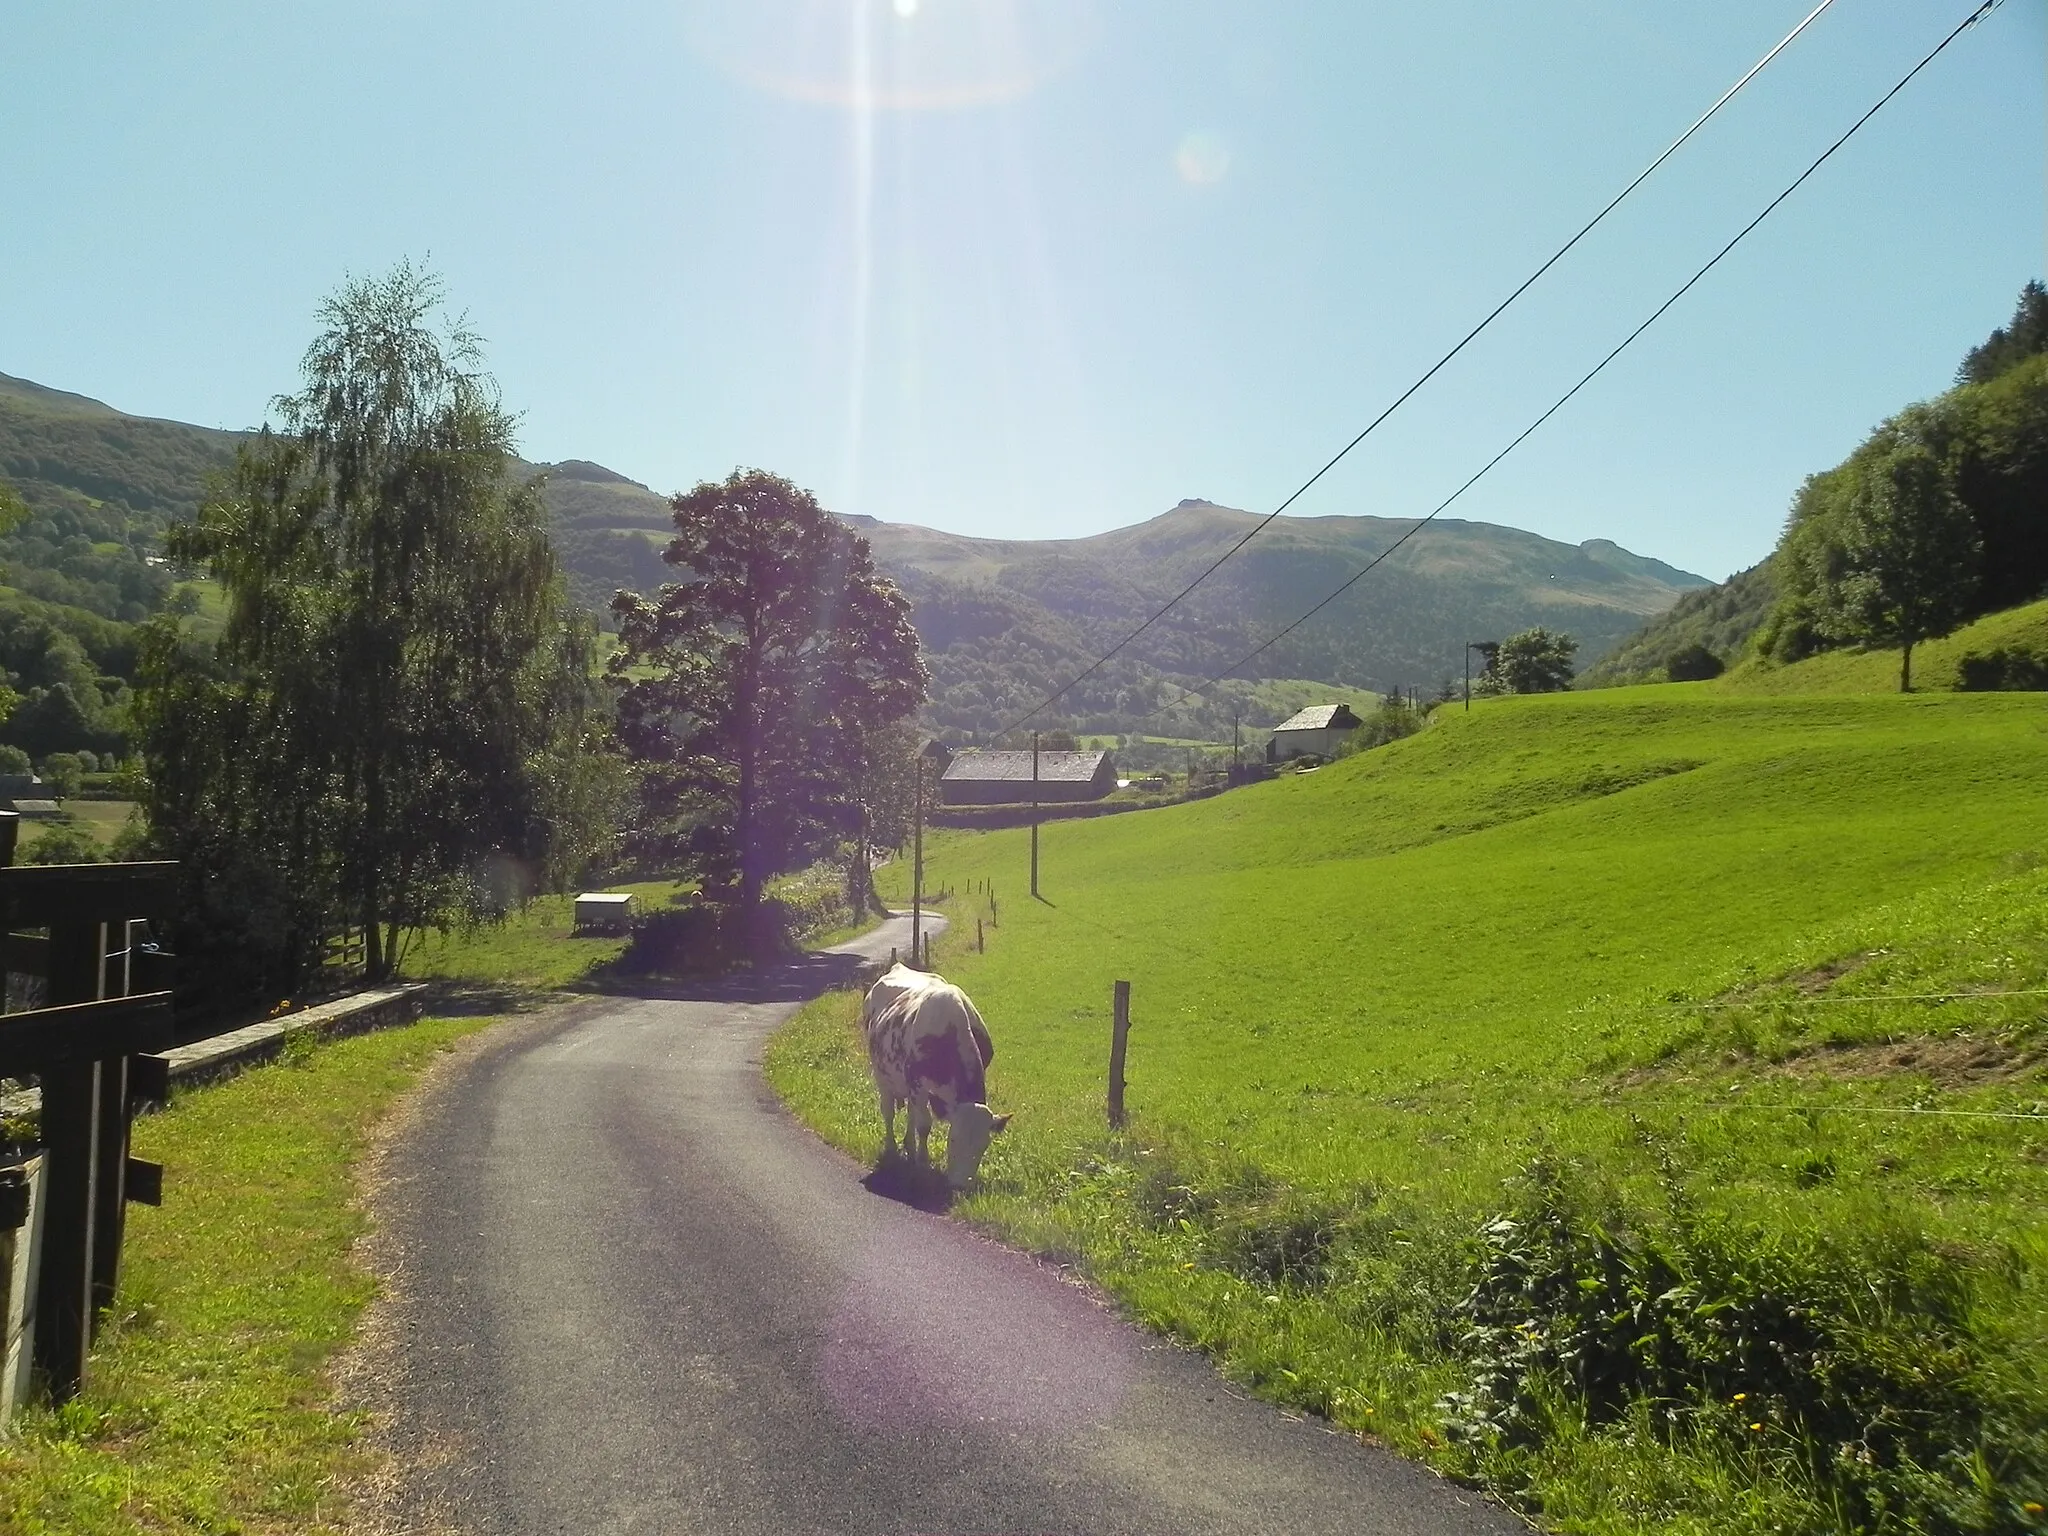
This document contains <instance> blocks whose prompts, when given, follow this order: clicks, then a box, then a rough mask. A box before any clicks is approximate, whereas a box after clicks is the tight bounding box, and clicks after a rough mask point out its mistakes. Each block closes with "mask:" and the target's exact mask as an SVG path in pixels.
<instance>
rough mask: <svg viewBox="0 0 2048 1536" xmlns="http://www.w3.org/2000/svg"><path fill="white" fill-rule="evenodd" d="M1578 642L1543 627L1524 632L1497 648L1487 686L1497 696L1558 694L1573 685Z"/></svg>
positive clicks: (1495, 648)
mask: <svg viewBox="0 0 2048 1536" xmlns="http://www.w3.org/2000/svg"><path fill="white" fill-rule="evenodd" d="M1578 649H1579V642H1578V641H1576V640H1574V639H1573V638H1572V637H1571V636H1570V635H1563V634H1555V635H1554V634H1552V633H1551V632H1550V631H1549V630H1547V629H1543V628H1541V627H1540V626H1539V627H1538V628H1536V629H1525V630H1523V631H1522V632H1521V633H1520V634H1518V635H1509V636H1508V637H1507V639H1505V640H1503V641H1501V642H1500V644H1499V645H1497V646H1495V647H1494V651H1493V656H1492V658H1491V659H1490V660H1489V661H1488V663H1487V666H1486V679H1485V681H1486V685H1487V687H1488V689H1489V691H1491V692H1495V693H1559V692H1562V691H1563V690H1564V689H1566V688H1569V687H1571V685H1572V658H1573V657H1574V656H1575V655H1577V654H1578Z"/></svg>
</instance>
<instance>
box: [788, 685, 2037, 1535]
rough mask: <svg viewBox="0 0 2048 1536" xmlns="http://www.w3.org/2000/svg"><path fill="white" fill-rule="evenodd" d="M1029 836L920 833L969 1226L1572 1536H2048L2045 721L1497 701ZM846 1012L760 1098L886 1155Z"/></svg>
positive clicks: (1661, 693)
mask: <svg viewBox="0 0 2048 1536" xmlns="http://www.w3.org/2000/svg"><path fill="white" fill-rule="evenodd" d="M1785 670H1786V671H1791V670H1793V669H1785ZM1041 838H1042V843H1041V849H1042V855H1041V856H1042V869H1043V874H1042V880H1041V885H1042V892H1043V896H1044V898H1045V899H1044V900H1043V901H1034V900H1032V899H1031V898H1030V897H1029V895H1028V893H1027V869H1028V862H1027V861H1028V852H1027V847H1028V844H1027V835H1026V834H1025V833H1023V832H996V833H988V834H941V835H938V836H934V837H932V838H930V839H929V840H928V842H927V851H926V868H927V876H926V878H927V881H928V883H929V885H930V886H931V887H932V888H934V889H937V888H950V889H951V890H953V891H954V892H956V893H960V894H958V895H957V896H956V897H955V898H954V901H953V904H952V917H953V919H954V927H953V928H952V930H951V931H950V933H949V934H948V935H947V936H946V937H945V938H944V939H942V940H941V941H940V943H939V946H938V960H939V966H940V969H942V970H943V971H944V972H945V973H946V974H947V975H949V976H950V977H952V978H954V979H956V980H958V981H959V982H960V983H961V984H962V985H964V986H965V987H966V988H967V989H968V990H969V992H970V993H971V994H972V995H973V996H974V998H975V999H976V1001H977V1003H978V1005H979V1006H980V1008H981V1010H982V1012H983V1014H984V1015H985V1016H986V1018H987V1019H988V1021H989V1025H990V1029H991V1031H992V1033H993V1036H994V1039H995V1042H996V1048H997V1055H996V1061H995V1065H994V1067H993V1069H992V1075H991V1098H992V1100H993V1102H994V1103H995V1104H996V1107H997V1108H998V1109H1002V1110H1014V1111H1016V1120H1015V1122H1014V1124H1013V1125H1012V1126H1011V1128H1010V1130H1009V1131H1008V1132H1007V1133H1006V1135H1005V1136H1003V1137H1002V1138H1000V1139H999V1141H998V1143H997V1144H996V1147H995V1149H994V1150H993V1151H992V1152H991V1154H990V1157H989V1159H988V1162H987V1163H986V1165H985V1168H984V1172H985V1176H986V1177H985V1186H984V1188H983V1189H982V1190H981V1192H980V1193H978V1194H976V1195H975V1196H973V1197H972V1198H971V1199H969V1200H968V1201H966V1202H965V1203H964V1206H963V1212H964V1214H966V1215H967V1216H968V1217H969V1218H971V1219H973V1220H976V1221H979V1222H982V1223H985V1224H987V1225H989V1226H991V1227H992V1228H994V1229H995V1230H997V1231H999V1232H1001V1233H1003V1234H1004V1235H1006V1236H1008V1237H1010V1238H1011V1239H1012V1240H1016V1241H1019V1242H1022V1243H1024V1244H1026V1245H1027V1246H1030V1247H1032V1248H1034V1249H1037V1250H1039V1251H1042V1252H1045V1253H1048V1254H1052V1255H1057V1256H1060V1257H1062V1258H1065V1259H1068V1260H1070V1261H1072V1262H1076V1263H1079V1264H1081V1265H1083V1266H1084V1267H1085V1268H1086V1269H1087V1270H1088V1271H1089V1272H1090V1273H1091V1274H1093V1275H1094V1276H1095V1277H1096V1278H1097V1279H1098V1280H1099V1281H1100V1282H1101V1283H1103V1284H1104V1285H1106V1286H1107V1287H1108V1288H1109V1289H1110V1290H1111V1291H1112V1292H1114V1293H1115V1294H1116V1295H1117V1296H1119V1297H1120V1298H1121V1299H1122V1300H1123V1301H1124V1302H1125V1303H1126V1304H1127V1305H1128V1306H1129V1307H1130V1308H1131V1309H1132V1310H1133V1311H1134V1312H1135V1313H1136V1314H1138V1315H1139V1316H1141V1317H1143V1318H1144V1319H1146V1320H1147V1321H1149V1322H1151V1323H1152V1324H1154V1325H1155V1326H1157V1327H1159V1328H1161V1329H1163V1330H1165V1331H1166V1332H1168V1333H1170V1334H1172V1335H1174V1336H1176V1337H1178V1338H1181V1339H1184V1340H1187V1341H1190V1342H1193V1343H1195V1344H1198V1345H1200V1346H1201V1347H1203V1348H1205V1349H1207V1350H1209V1351H1211V1352H1213V1353H1214V1354H1215V1355H1216V1356H1217V1357H1218V1358H1219V1360H1220V1362H1221V1364H1222V1365H1223V1367H1224V1368H1225V1369H1226V1370H1227V1371H1228V1372H1229V1373H1230V1374H1231V1375H1233V1376H1234V1377H1236V1378H1238V1379H1239V1380H1242V1381H1244V1382H1247V1383H1250V1384H1252V1385H1253V1386H1255V1387H1256V1388H1258V1389H1259V1390H1260V1391H1261V1392H1263V1393H1265V1394H1267V1395H1268V1396H1271V1397H1273V1398H1275V1399H1276V1400H1278V1401H1281V1402H1283V1403H1287V1404H1290V1405H1293V1406H1297V1407H1300V1408H1305V1409H1309V1410H1312V1411H1314V1412H1317V1413H1320V1414H1323V1415H1326V1416H1328V1417H1329V1418H1331V1419H1333V1420H1334V1421H1335V1422H1337V1423H1338V1424H1341V1425H1343V1426H1345V1427H1347V1428H1350V1429H1353V1430H1357V1431H1359V1432H1362V1433H1368V1434H1373V1435H1377V1436H1379V1437H1380V1438H1382V1439H1384V1440H1387V1441H1389V1442H1391V1443H1392V1444H1394V1445H1396V1446H1398V1447H1400V1448H1401V1449H1403V1450H1406V1451H1408V1452H1410V1453H1411V1454H1417V1455H1421V1456H1423V1457H1426V1458H1428V1459H1430V1460H1431V1461H1433V1462H1434V1463H1436V1464H1437V1465H1439V1466H1442V1467H1444V1468H1445V1469H1446V1470H1449V1471H1451V1472H1453V1473H1455V1474H1457V1475H1460V1476H1464V1477H1469V1478H1472V1479H1475V1480H1477V1481H1480V1482H1482V1483H1484V1484H1486V1485H1488V1486H1490V1487H1492V1488H1493V1489H1495V1490H1496V1491H1497V1492H1499V1493H1500V1494H1502V1495H1503V1496H1504V1497H1506V1498H1508V1499H1509V1500H1511V1501H1512V1502H1514V1503H1516V1504H1517V1505H1518V1506H1519V1507H1521V1508H1523V1509H1525V1510H1527V1511H1529V1512H1530V1513H1532V1514H1533V1515H1534V1516H1535V1517H1536V1518H1537V1519H1538V1520H1539V1521H1540V1522H1541V1523H1543V1524H1544V1525H1546V1526H1548V1527H1551V1528H1553V1529H1557V1530H1562V1531H1573V1532H1582V1531H1583V1532H1603V1533H1605V1532H1622V1531H1641V1530H1645V1529H1657V1530H1670V1531H1683V1532H1699V1533H1707V1532H1716V1533H1721V1532H1750V1531H1754V1532H1764V1531H1787V1532H1793V1531H1797V1532H1822V1531H1837V1530H1842V1531H1869V1532H1873V1533H1874V1532H1879V1531H1886V1532H1891V1531H1897V1532H1901V1533H1904V1532H1928V1533H1934V1532H1944V1533H1946V1532H1964V1531H1968V1532H2014V1533H2017V1532H2023V1531H2034V1530H2040V1529H2048V1526H2044V1525H2043V1521H2042V1514H2041V1509H2040V1506H2041V1505H2042V1503H2044V1502H2048V1378H2044V1373H2048V1296H2044V1285H2043V1280H2044V1267H2048V1119H2044V1118H2042V1117H2043V1116H2048V1081H2044V1077H2043V1070H2042V1068H2043V1062H2044V1056H2048V1050H2044V1045H2048V1028H2044V1022H2043V1021H2044V1018H2048V1006H2044V1005H2048V996H2044V995H2042V994H2043V993H2048V699H2044V697H2043V696H2041V695H2023V694H1972V695H1958V694H1946V695H1930V694H1918V693H1916V694H1913V695H1907V696H1899V695H1896V694H1892V695H1889V696H1886V695H1883V694H1875V693H1874V694H1872V695H1870V696H1867V697H1799V696H1777V695H1767V696H1756V695H1745V694H1739V693H1735V692H1733V691H1731V690H1729V689H1728V688H1726V687H1717V685H1712V684H1693V685H1686V684H1681V685H1663V686H1657V687H1641V688H1629V689H1614V690H1607V691H1601V692H1594V693H1587V694H1563V695H1552V696H1545V697H1535V698H1526V699H1505V700H1496V701H1487V702H1484V703H1480V704H1477V705H1476V706H1475V707H1474V709H1473V710H1472V711H1471V712H1470V713H1469V714H1466V713H1464V712H1462V711H1456V710H1441V711H1439V712H1438V713H1437V716H1436V718H1435V723H1434V724H1433V725H1432V727H1431V728H1430V729H1429V730H1427V731H1425V732H1424V733H1422V734H1421V735H1418V736H1415V737H1412V738H1409V739H1406V740H1403V741H1399V742H1396V743H1393V744H1392V745H1389V746H1387V747H1384V748H1380V749H1378V750H1375V751H1371V752H1367V753H1362V754H1360V755H1358V756H1356V757H1354V758H1351V759H1349V760H1346V761H1343V762H1340V763H1336V764H1333V765H1330V766H1328V767H1325V768H1322V769H1320V770H1318V771H1316V772H1313V773H1307V774H1301V775H1291V776H1285V777H1282V778H1281V779H1279V780H1276V781H1274V782H1271V783H1266V784H1261V785H1256V786H1252V787H1248V788H1245V789H1240V790H1236V791H1233V792H1231V793H1229V794H1227V795H1224V796H1221V797H1219V798H1216V799H1213V800H1209V801H1204V802H1200V803H1195V804H1188V805H1182V806H1174V807H1170V808H1165V809H1160V810H1156V811H1150V812H1146V813H1143V814H1137V815H1129V816H1120V817H1113V818H1106V819H1102V820H1098V821H1086V822H1061V823H1055V824H1051V825H1048V826H1046V827H1045V828H1043V829H1042V832H1041ZM902 877H903V871H901V870H900V869H899V870H894V871H890V872H888V873H887V874H885V877H884V880H885V889H886V888H887V882H888V881H889V880H891V879H894V880H895V881H897V882H898V883H900V881H901V879H902ZM990 888H992V889H993V893H994V897H995V901H996V905H997V910H998V913H999V926H997V927H994V928H992V929H989V930H988V949H987V953H986V954H978V953H974V952H973V932H974V919H975V917H976V916H977V915H980V916H983V917H986V916H987V915H988V906H987V897H986V895H985V894H984V893H985V892H986V891H987V890H989V889H990ZM907 895H908V893H907V891H904V890H897V891H894V892H892V900H896V901H902V900H904V899H906V898H907ZM1117 979H1125V980H1128V981H1130V982H1131V983H1132V987H1133V995H1132V1004H1131V1013H1132V1020H1133V1023H1132V1028H1131V1036H1130V1066H1129V1078H1130V1091H1129V1102H1130V1106H1131V1122H1130V1126H1129V1129H1128V1131H1127V1133H1126V1134H1124V1135H1121V1136H1113V1135H1111V1134H1110V1133H1109V1132H1108V1131H1107V1129H1106V1128H1105V1125H1104V1117H1103V1102H1104V1083H1105V1077H1106V1057H1107V1050H1108V1037H1109V1004H1110V994H1111V985H1112V982H1114V981H1115V980H1117ZM856 1013H857V1000H856V999H855V998H854V997H853V996H851V995H850V994H840V995H837V996H834V997H831V998H828V999H825V1000H823V1001H821V1002H820V1003H819V1004H816V1005H813V1006H812V1007H811V1008H810V1009H808V1010H806V1011H805V1012H804V1013H802V1014H801V1015H799V1016H798V1018H797V1019H796V1020H795V1021H793V1022H792V1024H791V1025H790V1026H789V1027H788V1028H787V1029H786V1030H785V1031H784V1032H783V1033H782V1034H781V1035H780V1036H779V1037H778V1039H777V1041H776V1042H775V1045H774V1046H773V1048H772V1050H771V1054H770V1059H769V1070H770V1074H771V1077H772V1079H773V1081H774V1082H775V1084H776V1085H777V1087H778V1089H779V1090H780V1091H781V1092H782V1093H783V1094H784V1096H785V1097H786V1098H787V1099H788V1100H789V1101H790V1102H791V1103H792V1105H793V1106H795V1107H796V1109H797V1110H798V1112H799V1113H800V1114H802V1115H803V1116H804V1117H805V1118H806V1119H807V1120H808V1121H809V1122H810V1123H812V1124H813V1125H815V1126H817V1127H818V1128H819V1129H820V1130H821V1131H823V1132H824V1133H825V1134H826V1135H828V1136H829V1137H831V1138H832V1139H833V1140H835V1141H836V1142H838V1143H840V1144H841V1145H843V1146H845V1147H847V1148H849V1149H852V1150H855V1151H858V1152H862V1153H868V1154H872V1152H873V1151H874V1149H875V1147H876V1145H877V1143H878V1140H879V1126H878V1122H877V1119H876V1113H875V1109H874V1101H873V1096H872V1090H871V1088H870V1086H869V1084H868V1082H867V1074H866V1068H865V1061H864V1059H863V1056H862V1053H861V1050H860V1047H859V1043H858V1032H857V1018H856ZM2003 1117H2018V1118H2003Z"/></svg>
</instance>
